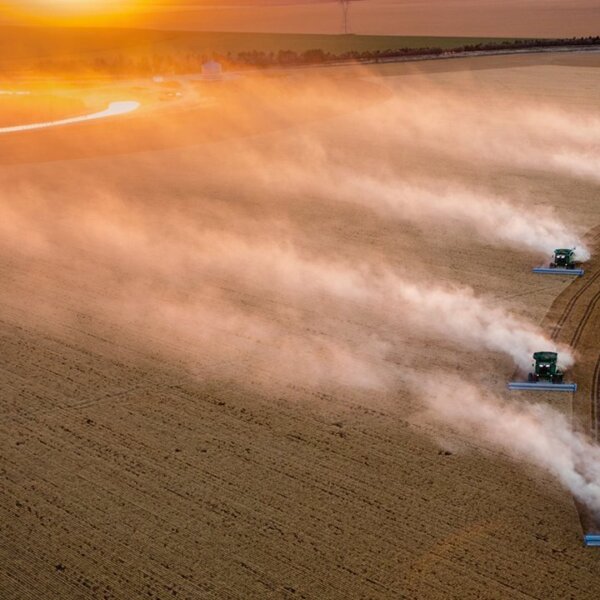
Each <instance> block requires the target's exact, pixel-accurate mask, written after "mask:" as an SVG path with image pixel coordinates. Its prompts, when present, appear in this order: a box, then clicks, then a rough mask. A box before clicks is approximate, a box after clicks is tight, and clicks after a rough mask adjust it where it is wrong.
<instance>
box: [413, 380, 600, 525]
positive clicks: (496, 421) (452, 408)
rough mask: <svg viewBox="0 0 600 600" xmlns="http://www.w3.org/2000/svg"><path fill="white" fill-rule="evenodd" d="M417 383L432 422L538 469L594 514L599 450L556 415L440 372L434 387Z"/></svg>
mask: <svg viewBox="0 0 600 600" xmlns="http://www.w3.org/2000/svg"><path fill="white" fill-rule="evenodd" d="M417 385H418V386H419V389H420V393H421V396H422V399H423V401H424V403H425V405H426V406H428V407H429V408H430V409H431V414H432V416H433V418H434V419H437V420H439V421H442V422H443V423H444V424H445V425H447V426H448V425H449V426H450V427H452V428H453V429H455V430H456V431H457V432H459V433H460V434H466V435H468V436H469V437H472V438H475V439H479V440H480V441H482V442H483V443H484V444H486V445H489V444H491V445H492V446H494V447H495V448H497V449H499V450H501V451H502V452H505V453H507V454H508V455H509V456H511V457H512V458H513V459H516V460H520V461H523V460H524V461H527V462H530V463H532V464H535V465H537V466H539V467H542V468H543V469H545V470H546V471H548V472H549V473H551V474H552V475H554V476H555V477H556V478H557V479H558V480H559V481H560V482H561V483H562V485H564V486H565V487H566V488H567V489H568V490H569V491H571V492H572V493H573V495H574V496H576V497H577V498H578V499H579V500H581V501H582V502H583V503H585V504H586V505H587V506H588V507H589V508H590V509H591V510H593V511H594V512H595V514H596V516H600V446H598V444H595V443H593V442H592V441H591V440H590V439H589V438H587V437H586V436H584V435H582V434H580V433H578V432H576V431H573V428H572V426H571V424H570V423H569V422H568V421H567V419H566V417H564V416H563V415H562V414H561V413H559V412H558V411H556V410H554V409H552V408H550V407H549V406H546V405H543V404H530V403H527V404H526V403H523V402H514V401H513V402H507V401H505V400H502V399H501V398H498V397H496V396H494V395H493V394H491V393H489V392H486V391H483V390H481V389H479V388H477V387H475V386H473V385H470V384H468V383H465V382H464V381H462V380H459V379H455V378H454V379H453V378H449V377H448V376H447V375H444V374H438V375H437V376H436V377H435V383H434V384H422V383H419V384H417Z"/></svg>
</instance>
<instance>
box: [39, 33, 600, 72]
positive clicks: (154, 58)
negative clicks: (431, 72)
mask: <svg viewBox="0 0 600 600" xmlns="http://www.w3.org/2000/svg"><path fill="white" fill-rule="evenodd" d="M565 46H566V47H568V46H600V36H595V37H580V38H568V39H522V40H510V41H508V40H505V41H500V42H484V43H479V44H465V45H462V46H458V47H454V48H447V49H443V48H437V47H424V48H391V49H387V50H363V51H357V50H353V51H349V52H341V53H333V52H326V51H324V50H321V49H318V48H315V49H312V50H305V51H301V52H298V51H295V50H279V51H278V52H265V51H261V50H252V51H247V52H238V53H232V52H227V53H211V54H210V55H208V54H206V53H197V52H183V53H173V54H169V53H161V54H153V55H143V56H135V55H127V54H125V53H121V52H117V53H112V54H110V55H108V54H107V55H101V56H96V57H85V56H80V57H77V58H71V59H42V60H39V61H37V63H36V64H35V65H33V68H34V69H36V70H37V71H42V72H70V71H77V70H89V71H93V72H95V73H99V74H107V75H112V76H132V75H135V76H152V75H168V74H182V73H193V72H198V71H200V69H201V67H202V64H204V63H205V62H206V61H208V60H216V61H217V62H220V63H221V64H222V65H223V67H224V68H225V69H228V68H229V69H235V70H240V69H248V68H275V67H301V66H311V65H312V66H314V65H326V64H332V63H344V62H348V63H351V62H359V63H360V62H363V63H364V62H375V63H377V62H379V61H386V60H393V59H395V58H398V59H401V58H405V57H428V56H432V57H435V56H441V55H444V56H453V55H460V54H464V53H469V52H495V51H502V50H526V49H535V48H540V49H541V48H553V47H565Z"/></svg>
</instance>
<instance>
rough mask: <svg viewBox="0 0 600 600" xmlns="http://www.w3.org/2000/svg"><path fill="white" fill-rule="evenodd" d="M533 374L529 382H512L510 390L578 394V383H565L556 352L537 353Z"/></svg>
mask: <svg viewBox="0 0 600 600" xmlns="http://www.w3.org/2000/svg"><path fill="white" fill-rule="evenodd" d="M533 360H534V361H535V362H534V364H533V372H531V373H529V375H528V376H527V381H526V382H525V381H511V382H510V383H509V384H508V389H509V390H537V391H546V392H576V391H577V384H576V383H563V377H564V373H563V372H562V371H561V370H560V369H559V368H558V365H557V361H558V354H557V353H556V352H535V353H534V354H533Z"/></svg>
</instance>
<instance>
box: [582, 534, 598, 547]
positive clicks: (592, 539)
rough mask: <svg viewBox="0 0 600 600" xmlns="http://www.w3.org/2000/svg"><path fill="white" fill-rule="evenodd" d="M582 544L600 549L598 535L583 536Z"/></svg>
mask: <svg viewBox="0 0 600 600" xmlns="http://www.w3.org/2000/svg"><path fill="white" fill-rule="evenodd" d="M583 543H584V545H585V546H588V547H592V546H597V547H600V533H586V534H585V535H584V536H583Z"/></svg>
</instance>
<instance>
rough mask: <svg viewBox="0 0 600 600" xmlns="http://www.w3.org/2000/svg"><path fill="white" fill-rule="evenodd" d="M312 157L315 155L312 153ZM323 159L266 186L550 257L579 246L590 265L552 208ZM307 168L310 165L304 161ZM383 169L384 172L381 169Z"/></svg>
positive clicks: (282, 171) (269, 176) (276, 174)
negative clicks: (462, 232)
mask: <svg viewBox="0 0 600 600" xmlns="http://www.w3.org/2000/svg"><path fill="white" fill-rule="evenodd" d="M310 154H312V155H314V154H315V151H314V150H313V151H312V152H311V153H310ZM316 154H317V155H320V156H321V157H322V160H321V161H319V162H318V163H313V164H312V165H311V168H310V173H311V175H310V177H308V176H307V172H306V170H304V169H298V168H297V167H295V166H294V165H289V164H288V165H281V166H279V167H278V168H277V169H274V170H271V171H268V172H265V173H264V177H265V180H266V181H267V185H268V186H269V187H271V188H273V187H275V188H277V189H280V190H283V189H286V188H290V187H291V188H292V189H294V190H295V191H296V193H301V194H305V195H308V196H311V197H318V198H327V199H336V200H339V201H345V202H352V203H355V204H359V205H361V206H364V207H366V208H369V209H372V210H374V211H376V212H377V213H378V214H380V215H381V216H383V217H388V216H392V217H394V218H395V219H397V220H399V221H407V222H411V223H414V224H416V225H420V226H423V227H425V226H426V225H427V223H428V222H433V223H436V222H439V223H443V224H444V225H446V226H448V227H453V228H456V229H465V230H466V229H471V230H472V231H475V232H476V233H477V235H478V236H479V238H480V239H481V240H482V241H489V242H493V243H495V244H496V245H511V246H517V247H524V248H528V249H530V250H533V251H536V252H537V253H539V254H540V255H541V256H544V257H547V256H551V255H552V252H553V250H554V249H555V248H571V247H576V249H577V250H576V254H577V259H578V260H579V261H587V260H589V258H590V252H589V250H588V248H587V247H586V245H585V243H584V242H583V240H582V238H581V235H580V234H579V232H577V231H576V230H575V229H574V228H572V227H569V226H568V225H567V224H566V223H565V222H563V221H562V220H561V219H560V218H559V216H558V215H557V214H556V212H555V211H554V210H553V209H552V208H550V207H544V206H527V205H525V204H524V203H517V202H515V201H511V200H509V199H507V198H504V197H501V196H498V195H494V194H491V193H490V192H489V191H487V190H485V189H476V188H473V187H472V186H471V188H468V187H466V186H464V185H463V186H461V185H458V184H456V183H452V182H444V181H441V180H440V179H436V180H434V179H425V180H418V179H416V180H414V181H410V180H407V179H405V178H401V177H398V176H397V175H394V174H392V173H390V170H391V169H387V170H386V172H384V173H381V172H380V173H379V174H377V175H376V174H373V173H369V172H368V171H367V170H366V169H361V168H356V167H355V166H353V165H350V164H346V165H340V164H335V163H334V161H333V160H328V159H327V157H326V156H324V154H325V152H324V151H321V152H317V153H316ZM302 164H303V165H304V167H306V165H307V160H306V159H305V160H304V161H303V162H302ZM380 170H382V169H381V167H380Z"/></svg>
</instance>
